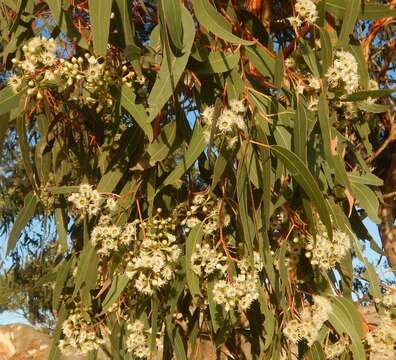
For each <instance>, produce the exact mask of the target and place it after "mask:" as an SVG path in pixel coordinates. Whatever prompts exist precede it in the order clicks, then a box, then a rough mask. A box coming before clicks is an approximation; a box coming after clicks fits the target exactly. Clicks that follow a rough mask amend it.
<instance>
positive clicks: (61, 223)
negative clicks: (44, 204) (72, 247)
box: [55, 204, 67, 252]
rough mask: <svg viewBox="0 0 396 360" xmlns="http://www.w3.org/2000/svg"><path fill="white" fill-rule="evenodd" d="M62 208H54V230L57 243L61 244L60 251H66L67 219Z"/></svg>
mask: <svg viewBox="0 0 396 360" xmlns="http://www.w3.org/2000/svg"><path fill="white" fill-rule="evenodd" d="M65 205H66V204H65ZM64 210H65V209H64V208H60V207H58V208H56V209H55V224H56V232H57V235H58V236H57V240H58V241H59V244H60V245H61V246H62V251H63V252H66V251H67V220H66V217H67V215H66V212H65V211H64Z"/></svg>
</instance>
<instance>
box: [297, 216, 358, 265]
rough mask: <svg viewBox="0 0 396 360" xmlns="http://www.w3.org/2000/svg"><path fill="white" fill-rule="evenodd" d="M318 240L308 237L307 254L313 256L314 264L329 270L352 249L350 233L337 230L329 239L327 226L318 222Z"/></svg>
mask: <svg viewBox="0 0 396 360" xmlns="http://www.w3.org/2000/svg"><path fill="white" fill-rule="evenodd" d="M317 229H318V232H317V234H316V242H314V240H313V238H309V239H308V244H307V245H306V247H305V249H306V252H305V256H306V257H307V258H311V264H312V265H318V266H319V267H320V268H321V269H322V270H328V269H330V268H331V267H333V266H335V265H336V264H337V263H339V262H340V261H341V260H342V259H343V258H344V256H345V255H346V254H347V253H348V252H349V250H350V249H351V240H350V238H349V236H348V234H346V233H344V232H342V231H339V230H335V231H333V240H330V239H329V236H328V235H327V231H326V228H325V226H324V225H323V224H322V223H319V224H318V227H317Z"/></svg>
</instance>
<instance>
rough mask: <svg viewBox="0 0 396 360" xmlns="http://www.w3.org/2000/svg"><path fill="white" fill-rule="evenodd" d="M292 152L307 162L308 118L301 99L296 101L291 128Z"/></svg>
mask: <svg viewBox="0 0 396 360" xmlns="http://www.w3.org/2000/svg"><path fill="white" fill-rule="evenodd" d="M293 131H294V132H293V140H294V152H295V153H296V155H297V156H298V157H299V158H300V159H301V160H302V161H303V162H304V163H305V164H306V162H307V141H308V138H307V131H308V120H307V114H306V113H305V109H304V106H303V105H302V103H301V101H299V102H298V103H297V111H296V117H295V120H294V129H293Z"/></svg>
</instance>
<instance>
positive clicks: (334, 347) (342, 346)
mask: <svg viewBox="0 0 396 360" xmlns="http://www.w3.org/2000/svg"><path fill="white" fill-rule="evenodd" d="M348 347H349V340H348V338H346V337H342V338H340V339H339V340H338V341H337V342H335V343H334V344H330V345H327V346H326V349H325V354H326V359H328V360H334V359H339V356H341V355H342V354H343V353H344V352H345V350H346V349H347V348H348Z"/></svg>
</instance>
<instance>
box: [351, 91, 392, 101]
mask: <svg viewBox="0 0 396 360" xmlns="http://www.w3.org/2000/svg"><path fill="white" fill-rule="evenodd" d="M394 93H396V89H395V88H392V89H381V90H369V91H358V92H355V93H353V94H351V95H348V96H347V98H346V101H360V100H366V99H367V98H372V99H376V98H379V97H383V96H388V95H391V94H394Z"/></svg>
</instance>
